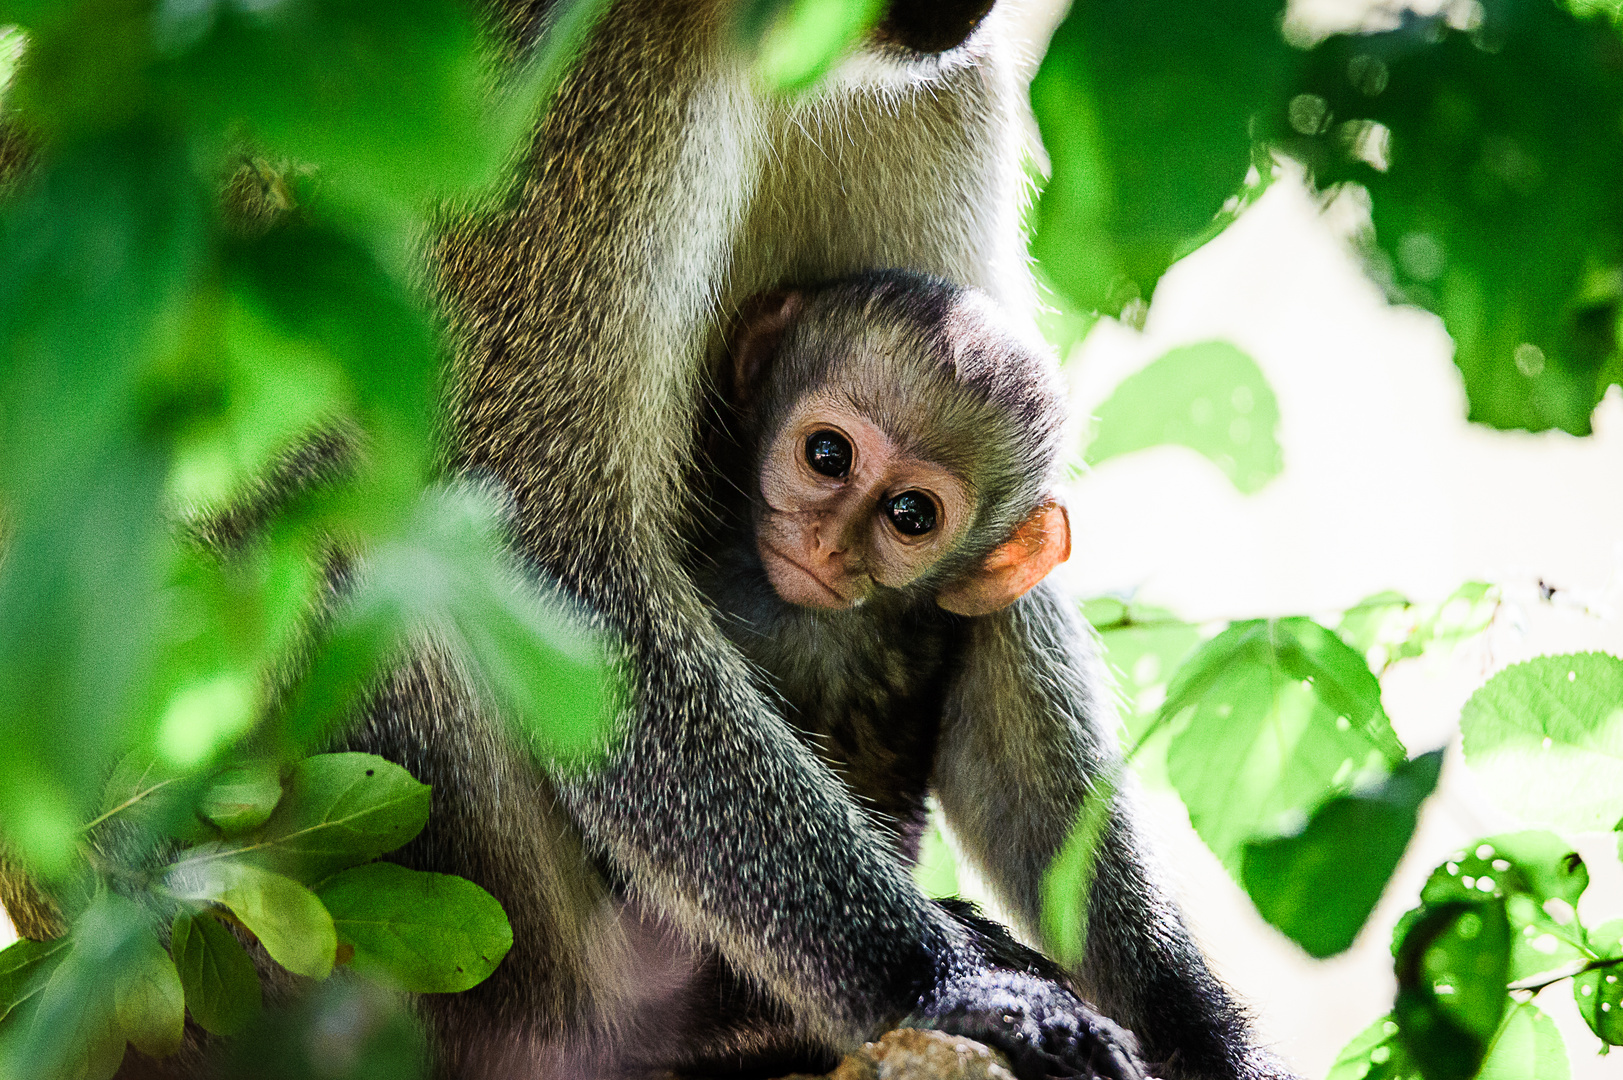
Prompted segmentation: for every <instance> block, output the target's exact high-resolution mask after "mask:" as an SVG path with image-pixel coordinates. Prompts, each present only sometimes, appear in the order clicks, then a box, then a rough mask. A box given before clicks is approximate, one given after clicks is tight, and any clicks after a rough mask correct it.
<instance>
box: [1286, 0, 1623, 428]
mask: <svg viewBox="0 0 1623 1080" xmlns="http://www.w3.org/2000/svg"><path fill="white" fill-rule="evenodd" d="M1478 10H1479V11H1481V12H1482V13H1483V14H1484V16H1485V17H1484V19H1483V20H1482V22H1481V25H1480V26H1478V27H1476V28H1473V29H1469V30H1454V29H1451V28H1450V26H1449V23H1448V19H1447V18H1445V17H1443V16H1438V17H1435V18H1425V19H1422V18H1416V17H1414V16H1406V17H1405V18H1404V21H1403V25H1402V26H1401V27H1400V28H1399V29H1396V30H1392V31H1389V32H1386V33H1378V34H1355V35H1343V36H1338V37H1334V38H1331V39H1329V40H1328V41H1326V42H1324V43H1323V44H1322V45H1320V46H1318V47H1317V48H1316V49H1314V50H1313V51H1312V53H1311V54H1309V56H1308V58H1307V73H1306V75H1305V76H1304V78H1303V79H1302V81H1301V85H1300V91H1301V92H1300V93H1299V94H1298V96H1297V97H1296V98H1295V99H1294V100H1293V101H1292V102H1291V104H1290V107H1289V108H1288V109H1286V108H1281V109H1279V110H1278V111H1277V112H1276V114H1275V117H1274V120H1273V123H1272V125H1271V126H1272V127H1273V128H1275V129H1276V130H1277V131H1278V132H1279V134H1280V138H1281V139H1282V141H1283V142H1284V143H1285V145H1286V146H1287V147H1288V148H1289V150H1290V152H1291V153H1293V154H1295V155H1296V156H1297V157H1299V158H1301V159H1302V160H1303V161H1305V162H1307V163H1308V164H1309V165H1310V167H1311V169H1312V171H1313V173H1314V176H1315V179H1316V181H1317V182H1318V183H1319V184H1320V185H1322V186H1328V185H1332V184H1335V183H1339V182H1343V181H1348V180H1352V181H1356V182H1358V183H1362V184H1364V185H1366V186H1367V187H1368V188H1369V191H1370V195H1371V198H1372V203H1373V214H1374V225H1375V242H1376V244H1378V249H1377V250H1376V251H1374V252H1372V256H1373V259H1372V262H1373V263H1374V266H1373V269H1374V272H1375V274H1376V276H1377V277H1379V278H1380V279H1382V280H1383V282H1384V283H1387V284H1389V285H1390V287H1391V288H1392V290H1393V291H1394V292H1395V293H1396V294H1397V295H1399V296H1401V297H1402V298H1404V299H1406V300H1408V301H1410V302H1412V303H1416V304H1420V305H1422V306H1424V307H1426V308H1429V309H1430V310H1432V311H1434V312H1436V313H1437V314H1438V315H1440V316H1442V319H1443V324H1444V326H1445V327H1446V328H1447V330H1448V332H1449V335H1450V336H1451V337H1452V338H1453V339H1454V343H1455V363H1457V364H1458V365H1459V368H1460V371H1461V373H1462V374H1463V375H1464V377H1465V390H1466V396H1467V398H1468V400H1469V403H1470V418H1471V419H1472V420H1475V421H1477V422H1479V423H1484V424H1490V425H1492V426H1494V427H1500V428H1520V427H1525V428H1530V429H1532V430H1543V429H1545V428H1550V427H1558V428H1560V429H1562V430H1564V431H1568V432H1571V433H1573V434H1578V435H1582V434H1587V433H1588V432H1589V430H1590V426H1589V425H1590V421H1589V417H1590V412H1591V410H1592V409H1593V408H1594V406H1595V403H1596V402H1598V401H1599V400H1600V398H1601V396H1602V394H1604V392H1605V390H1606V387H1607V385H1608V384H1610V383H1611V382H1613V381H1615V379H1616V377H1617V372H1618V370H1619V369H1618V367H1617V366H1616V364H1615V362H1614V358H1615V357H1616V355H1617V333H1616V321H1617V316H1618V311H1619V301H1620V299H1623V277H1620V275H1619V271H1620V268H1623V250H1620V248H1623V191H1620V190H1619V188H1618V185H1617V183H1616V177H1617V176H1618V175H1619V174H1620V173H1623V130H1620V129H1619V126H1618V123H1617V116H1618V113H1619V112H1620V111H1623V69H1620V68H1619V66H1618V64H1617V62H1616V52H1617V30H1616V28H1615V27H1614V26H1613V25H1611V23H1610V22H1609V20H1604V19H1583V18H1578V17H1575V16H1574V15H1573V13H1572V12H1571V11H1569V10H1566V9H1564V8H1563V7H1562V5H1560V4H1557V3H1551V2H1547V0H1491V2H1489V3H1488V4H1486V5H1485V7H1484V8H1481V9H1478ZM1376 124H1378V125H1380V127H1379V128H1374V127H1372V126H1371V125H1376ZM1293 129H1294V130H1293ZM1382 142H1385V143H1386V144H1387V145H1386V147H1385V148H1384V150H1379V151H1375V150H1372V147H1374V146H1375V145H1376V144H1379V143H1382ZM1372 161H1373V162H1374V163H1373V164H1371V162H1372ZM1387 162H1389V163H1390V164H1389V167H1387Z"/></svg>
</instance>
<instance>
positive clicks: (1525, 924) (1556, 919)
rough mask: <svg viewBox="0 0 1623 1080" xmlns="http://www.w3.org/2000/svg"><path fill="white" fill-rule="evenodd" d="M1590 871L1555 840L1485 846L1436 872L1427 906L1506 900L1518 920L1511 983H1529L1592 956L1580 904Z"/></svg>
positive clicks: (1532, 834) (1425, 896) (1504, 838)
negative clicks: (1587, 942)
mask: <svg viewBox="0 0 1623 1080" xmlns="http://www.w3.org/2000/svg"><path fill="white" fill-rule="evenodd" d="M1588 885H1589V869H1588V867H1586V866H1585V865H1584V861H1583V859H1582V858H1581V857H1580V856H1579V855H1578V853H1577V852H1576V851H1574V850H1572V846H1571V845H1570V844H1568V843H1567V842H1566V841H1564V840H1562V839H1561V838H1560V837H1559V836H1556V835H1555V834H1554V833H1548V832H1538V831H1528V832H1519V833H1506V834H1503V835H1500V836H1490V837H1488V838H1487V839H1486V840H1481V841H1478V842H1477V843H1476V844H1475V845H1474V846H1472V847H1471V848H1469V849H1467V850H1463V851H1459V852H1456V853H1455V855H1454V857H1453V858H1451V859H1449V860H1448V861H1447V862H1445V863H1444V864H1443V865H1442V866H1440V867H1438V868H1437V869H1436V870H1435V871H1433V872H1432V875H1431V877H1430V878H1429V879H1428V880H1427V882H1426V884H1425V887H1424V888H1423V889H1422V890H1421V893H1420V897H1421V899H1422V900H1423V901H1424V902H1426V903H1428V904H1431V903H1442V902H1444V901H1448V900H1465V901H1471V902H1475V901H1478V900H1480V899H1482V897H1483V896H1484V895H1488V896H1495V897H1502V898H1504V901H1505V911H1506V914H1507V916H1508V917H1509V919H1510V929H1511V942H1512V945H1511V962H1510V976H1509V977H1510V978H1512V979H1525V978H1530V977H1532V976H1535V975H1542V974H1545V973H1547V972H1550V971H1554V970H1557V969H1560V968H1564V967H1566V966H1567V965H1568V964H1570V963H1571V962H1573V961H1576V960H1582V959H1584V958H1585V957H1586V956H1587V955H1588V952H1587V949H1586V947H1585V940H1584V931H1583V927H1582V926H1581V925H1580V924H1579V923H1578V916H1577V908H1578V898H1579V896H1581V895H1582V894H1583V891H1584V889H1585V888H1587V887H1588Z"/></svg>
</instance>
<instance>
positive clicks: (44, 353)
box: [0, 131, 205, 874]
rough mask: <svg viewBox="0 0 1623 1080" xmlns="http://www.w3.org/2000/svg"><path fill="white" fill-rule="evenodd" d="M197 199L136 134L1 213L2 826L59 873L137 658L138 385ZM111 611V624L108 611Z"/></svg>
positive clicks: (154, 489)
mask: <svg viewBox="0 0 1623 1080" xmlns="http://www.w3.org/2000/svg"><path fill="white" fill-rule="evenodd" d="M204 207H205V203H204V198H203V195H202V193H201V191H200V189H199V188H198V187H197V186H196V184H195V182H194V181H193V180H192V178H191V173H190V169H189V162H188V160H187V157H186V152H185V148H184V147H182V146H180V145H178V144H177V143H176V142H175V140H173V139H171V138H168V137H166V136H164V135H163V134H162V133H157V132H149V131H141V132H136V133H132V134H131V135H130V136H128V137H126V138H120V139H113V140H103V141H99V142H93V143H89V144H85V145H82V146H80V147H78V148H76V149H75V150H73V151H72V152H62V153H60V154H58V155H57V156H56V157H55V158H54V160H53V161H52V162H51V163H50V164H49V165H48V166H47V167H45V168H44V169H43V170H42V171H41V172H40V173H39V175H37V176H36V177H35V178H34V179H33V182H32V183H31V184H30V186H29V187H28V188H27V190H26V191H25V192H24V193H23V194H21V195H20V196H18V197H16V198H14V199H12V200H10V201H9V202H8V203H7V205H6V206H5V208H4V217H3V220H0V267H4V268H5V272H4V273H3V274H0V376H3V379H0V385H4V386H5V388H6V390H5V397H4V407H3V408H0V500H3V502H4V504H5V506H6V509H7V516H8V519H9V521H10V523H11V524H12V526H13V530H12V532H11V535H10V537H9V543H8V551H7V554H6V558H5V561H4V563H3V564H0V746H4V747H5V749H6V752H5V753H4V754H0V821H4V823H5V831H6V833H7V836H8V838H9V839H10V841H11V842H12V843H13V845H14V846H15V850H16V851H17V852H18V854H19V855H20V856H21V857H22V858H23V859H24V861H25V862H27V863H28V864H29V865H30V866H31V867H32V868H33V869H35V870H36V871H39V872H44V873H48V874H55V873H60V872H61V871H62V870H64V869H65V867H66V866H67V864H68V861H69V860H70V859H71V858H72V855H73V848H72V846H71V838H72V835H73V833H74V831H75V829H76V828H77V825H78V822H79V821H81V820H83V817H84V816H85V815H86V812H87V811H88V810H89V808H90V806H91V804H92V801H93V799H94V798H95V796H96V795H97V794H98V793H99V783H100V779H101V777H102V776H103V775H104V773H103V769H104V768H105V767H106V765H108V764H110V759H111V758H112V757H113V756H114V755H115V754H116V753H118V752H120V751H121V750H123V749H124V747H123V746H121V745H120V743H121V742H122V741H123V739H124V738H125V728H124V726H123V724H124V722H125V721H126V720H127V719H128V717H129V712H130V710H131V709H132V707H133V706H134V705H135V704H136V703H137V702H138V701H139V700H140V699H141V698H142V696H143V694H144V691H145V686H146V683H147V680H148V677H149V673H150V670H151V665H152V661H153V658H154V657H153V629H154V622H155V620H156V617H157V609H158V605H157V601H158V590H157V585H158V581H157V577H158V573H159V567H160V553H161V551H162V550H163V546H164V545H165V543H166V541H167V536H166V534H165V532H164V530H163V527H162V521H161V517H160V514H159V505H158V497H159V490H160V484H161V481H162V455H161V452H160V448H159V447H158V445H156V443H155V440H153V439H152V438H151V437H150V436H151V434H152V432H151V431H150V429H149V427H148V425H149V423H150V422H151V419H152V415H151V412H150V408H151V406H152V404H153V403H152V402H150V401H148V400H146V398H145V397H144V393H143V387H144V377H145V376H146V374H147V373H148V371H149V367H150V364H151V363H152V362H153V361H154V360H155V359H156V358H157V357H159V356H161V355H162V354H163V353H165V352H166V351H167V350H168V349H169V348H171V347H172V346H173V345H174V343H175V341H176V339H177V328H178V327H179V326H180V325H181V324H182V323H183V322H184V307H185V303H186V295H187V290H188V288H189V287H190V283H191V281H192V278H193V276H194V275H195V273H196V271H197V267H198V264H199V260H200V258H201V254H202V243H203V222H202V214H203V210H204ZM108 612H117V617H116V618H109V617H107V614H106V613H108Z"/></svg>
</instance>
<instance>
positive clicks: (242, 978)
mask: <svg viewBox="0 0 1623 1080" xmlns="http://www.w3.org/2000/svg"><path fill="white" fill-rule="evenodd" d="M169 949H170V951H171V952H172V953H173V954H174V958H175V967H176V968H178V969H179V971H180V982H181V985H182V986H183V987H184V988H185V993H186V1008H188V1009H190V1010H191V1013H192V1019H193V1020H196V1021H197V1022H198V1023H199V1024H200V1025H202V1027H203V1028H204V1030H206V1031H212V1032H213V1033H214V1034H216V1035H235V1034H236V1033H237V1032H239V1031H241V1030H242V1029H243V1028H244V1027H245V1026H247V1024H248V1022H249V1021H250V1020H252V1019H253V1018H254V1017H255V1016H257V1015H258V1014H259V1010H260V1005H261V998H260V989H259V974H258V972H256V971H255V970H254V962H253V960H251V959H249V957H248V953H247V951H246V950H244V949H243V947H242V943H241V942H239V941H238V940H237V939H236V938H235V937H234V936H232V933H231V931H230V930H227V929H226V928H225V927H223V926H221V925H220V924H219V923H218V922H216V921H215V920H214V919H212V918H210V917H209V916H207V915H182V916H180V917H179V918H178V919H176V920H175V927H174V931H173V932H172V933H171V935H170V938H169Z"/></svg>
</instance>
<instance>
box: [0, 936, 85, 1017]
mask: <svg viewBox="0 0 1623 1080" xmlns="http://www.w3.org/2000/svg"><path fill="white" fill-rule="evenodd" d="M67 948H68V940H67V939H66V938H57V939H56V940H54V941H29V940H28V939H27V938H23V939H21V940H18V941H14V942H12V943H11V944H10V945H8V946H6V947H5V949H3V950H0V1022H5V1021H6V1020H7V1018H8V1017H10V1016H11V1014H12V1012H13V1011H14V1010H15V1009H16V1008H17V1007H18V1006H20V1005H22V1004H23V1002H25V1001H27V1000H28V999H29V998H31V997H33V996H34V995H35V994H37V993H39V991H40V989H41V988H42V987H43V986H44V985H45V982H44V980H45V979H46V978H47V977H49V975H50V973H51V969H52V968H54V967H55V966H56V965H57V964H60V963H61V962H62V961H63V960H64V959H65V958H66V957H67Z"/></svg>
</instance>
